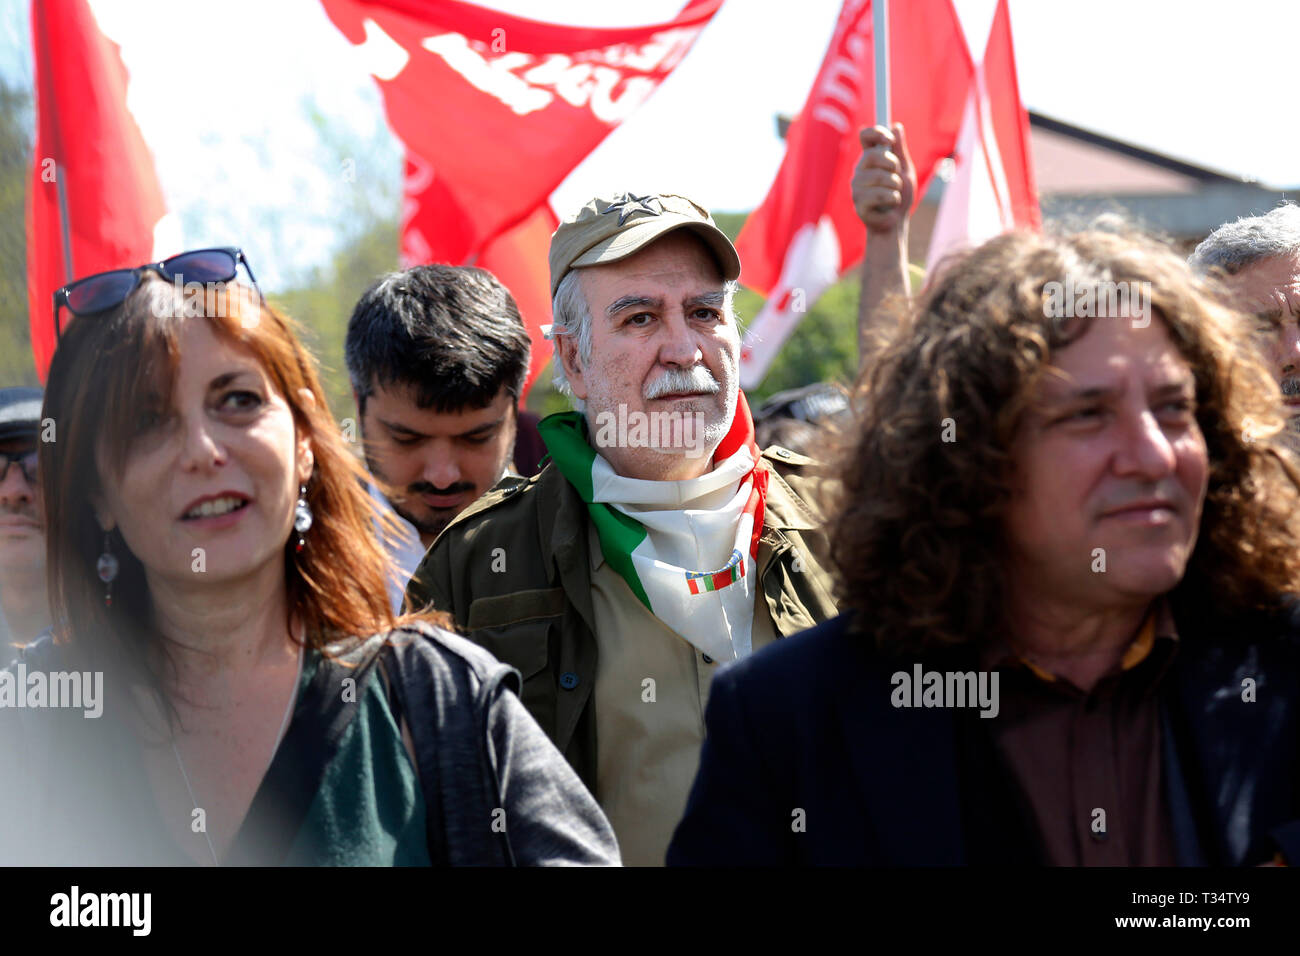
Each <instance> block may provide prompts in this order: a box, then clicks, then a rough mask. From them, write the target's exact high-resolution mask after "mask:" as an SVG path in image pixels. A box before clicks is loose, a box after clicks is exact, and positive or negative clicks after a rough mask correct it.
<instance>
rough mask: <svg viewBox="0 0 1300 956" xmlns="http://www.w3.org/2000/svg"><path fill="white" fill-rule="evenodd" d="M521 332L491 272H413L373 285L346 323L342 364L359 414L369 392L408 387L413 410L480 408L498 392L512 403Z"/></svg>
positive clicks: (511, 303) (523, 360) (521, 367)
mask: <svg viewBox="0 0 1300 956" xmlns="http://www.w3.org/2000/svg"><path fill="white" fill-rule="evenodd" d="M528 355H529V343H528V332H527V331H526V330H525V329H524V323H523V320H522V319H521V318H520V317H519V307H518V306H517V305H515V300H514V298H513V297H512V296H511V295H510V292H509V290H507V289H506V287H505V286H503V285H502V284H501V283H500V282H498V281H497V279H496V277H495V276H493V275H492V273H490V272H487V271H485V270H483V269H475V268H472V267H469V266H443V265H432V266H416V267H415V268H413V269H407V270H406V271H404V272H391V273H389V274H388V275H386V276H384V277H383V278H381V279H379V280H378V281H377V282H375V283H374V285H372V286H371V287H370V288H369V289H367V290H366V291H365V293H364V294H363V295H362V296H361V299H360V300H359V301H358V302H357V305H356V308H355V309H353V310H352V318H351V319H349V320H348V335H347V342H346V344H345V347H344V359H345V361H346V362H347V366H348V374H349V376H351V378H352V388H353V389H354V390H355V391H356V393H357V402H358V404H359V405H360V407H361V410H362V412H364V410H365V402H366V398H367V397H369V395H370V393H371V392H372V391H373V390H374V388H375V387H376V386H383V387H388V386H390V385H400V386H408V387H410V388H412V389H414V392H415V401H416V404H417V405H419V407H420V408H432V409H433V410H435V411H437V412H454V411H459V410H461V409H464V408H485V407H487V406H488V405H489V404H491V403H492V400H493V399H494V398H496V397H497V393H499V392H500V391H501V388H502V386H505V388H506V391H507V392H508V393H509V394H510V396H511V397H512V398H513V399H515V401H516V402H517V401H518V400H519V395H520V392H522V391H523V387H524V379H525V378H526V377H527V375H528Z"/></svg>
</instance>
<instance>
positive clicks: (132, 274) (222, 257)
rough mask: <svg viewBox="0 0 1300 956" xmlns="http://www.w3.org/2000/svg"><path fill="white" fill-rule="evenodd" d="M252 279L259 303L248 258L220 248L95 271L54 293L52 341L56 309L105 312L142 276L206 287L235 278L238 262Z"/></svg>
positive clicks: (56, 333) (59, 331)
mask: <svg viewBox="0 0 1300 956" xmlns="http://www.w3.org/2000/svg"><path fill="white" fill-rule="evenodd" d="M241 262H242V263H243V264H244V269H245V271H246V272H247V273H248V278H249V279H251V280H252V283H253V288H254V289H256V290H257V294H258V297H259V298H261V299H262V301H263V302H265V301H266V297H265V296H263V295H262V290H261V289H260V288H258V285H257V278H256V277H255V276H254V275H253V270H252V267H250V266H249V264H248V257H247V256H245V255H244V251H243V250H242V249H237V248H235V247H233V246H224V247H221V248H216V249H195V250H193V251H191V252H182V253H181V254H180V255H176V256H172V257H171V258H170V259H164V260H163V261H162V262H150V263H146V264H145V265H142V266H137V267H136V268H134V269H113V270H110V271H109V272H98V273H96V274H95V275H93V276H86V277H85V278H84V279H78V280H77V281H76V282H70V283H68V284H67V285H65V286H64V287H63V288H62V289H59V291H57V292H55V293H54V338H55V340H56V341H57V340H58V338H59V336H60V335H61V334H62V332H63V329H62V327H61V325H60V322H59V310H60V309H61V308H62V307H64V306H67V309H68V311H69V312H71V313H72V314H73V315H77V316H84V315H96V314H98V313H100V312H104V311H106V310H108V309H114V308H116V307H117V306H119V305H121V304H122V303H123V302H125V301H126V300H127V297H128V296H129V295H130V294H131V293H132V292H134V291H135V290H136V287H137V286H139V285H140V283H141V282H142V281H143V280H144V276H145V273H147V272H156V273H158V274H159V275H160V276H162V277H163V278H164V279H166V280H167V281H168V282H175V283H178V284H181V285H184V284H185V283H189V282H197V283H199V284H200V285H206V284H207V283H209V282H229V281H230V280H231V279H233V278H235V275H236V273H237V272H238V269H239V264H240V263H241Z"/></svg>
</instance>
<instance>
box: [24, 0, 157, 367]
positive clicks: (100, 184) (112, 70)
mask: <svg viewBox="0 0 1300 956" xmlns="http://www.w3.org/2000/svg"><path fill="white" fill-rule="evenodd" d="M31 18H32V48H33V50H34V51H35V57H34V60H35V70H36V76H35V89H36V147H35V156H34V161H33V164H32V177H31V183H30V188H29V190H28V194H27V241H28V248H27V303H28V310H29V321H30V324H31V331H32V353H33V356H34V358H35V360H36V371H37V374H39V375H40V377H41V380H42V381H44V379H45V374H46V372H47V371H48V370H49V365H50V357H51V356H52V355H53V354H54V316H53V298H54V291H55V290H56V289H58V288H59V287H60V286H62V285H65V284H66V283H67V282H68V281H70V280H71V279H73V278H80V277H81V276H85V275H90V274H92V273H95V272H103V271H106V270H108V269H118V268H122V267H125V266H135V265H139V264H140V263H142V262H147V261H149V260H150V259H152V258H153V251H154V231H155V229H156V228H157V225H158V222H159V220H160V219H162V218H163V216H164V215H165V214H166V206H165V204H164V203H163V197H162V190H161V189H160V188H159V186H158V178H157V176H155V175H154V169H153V157H152V156H151V155H150V153H149V149H148V147H146V146H145V142H144V138H143V137H142V136H141V135H140V129H139V127H137V126H136V123H135V119H134V117H133V116H132V115H131V113H130V111H129V110H128V109H127V106H126V85H127V73H126V67H125V66H123V65H122V58H121V55H120V53H119V51H118V47H117V44H115V43H113V42H112V41H110V40H109V39H108V38H107V37H105V36H104V35H103V34H102V33H101V32H100V30H99V26H98V24H97V23H96V22H95V18H94V16H93V14H92V13H91V12H90V9H89V8H88V7H87V5H86V0H32V4H31ZM69 259H70V260H71V261H69Z"/></svg>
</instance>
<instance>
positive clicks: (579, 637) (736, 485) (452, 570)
mask: <svg viewBox="0 0 1300 956" xmlns="http://www.w3.org/2000/svg"><path fill="white" fill-rule="evenodd" d="M550 268H551V292H552V295H553V296H554V316H555V323H556V324H555V327H554V336H555V339H554V347H555V362H554V367H555V375H556V379H557V383H559V384H560V385H561V387H562V388H563V389H565V390H566V391H568V393H569V394H570V395H571V396H572V397H573V399H574V404H575V406H576V407H577V408H578V411H575V412H568V413H564V414H560V415H553V416H551V417H550V418H548V419H545V420H543V422H542V423H541V426H540V430H541V433H542V437H543V439H544V440H545V442H546V446H547V449H548V450H549V452H550V464H549V465H548V467H546V468H545V469H543V471H542V472H541V474H539V475H537V476H536V477H534V478H532V479H529V480H527V481H518V482H515V483H512V484H510V485H508V486H506V487H498V489H497V490H495V491H494V492H492V493H490V494H488V495H486V496H485V497H484V498H483V499H481V500H480V501H479V502H477V503H476V504H475V505H473V506H471V507H470V508H469V509H467V510H466V511H465V512H464V513H463V514H461V515H460V516H459V517H458V518H457V519H456V521H455V522H454V523H453V524H451V525H450V526H448V528H447V530H446V531H445V532H444V533H443V534H442V536H441V537H440V538H439V539H438V541H437V542H436V543H435V544H434V546H433V548H432V550H431V551H430V552H429V554H428V556H427V557H426V558H425V560H424V563H423V564H422V565H421V566H420V568H419V569H418V570H417V572H416V578H415V581H413V583H412V585H411V586H410V588H409V589H408V591H407V599H408V601H409V602H410V603H411V604H412V605H414V606H416V607H422V606H425V605H429V604H432V605H433V606H434V607H436V608H438V609H440V610H445V611H448V612H450V613H451V614H453V615H454V616H455V618H456V622H457V623H458V624H459V625H460V626H461V627H462V628H464V629H465V631H466V633H467V634H468V636H469V637H470V638H471V639H472V640H474V641H476V642H478V643H480V644H482V645H483V646H484V647H486V648H487V649H488V650H490V651H492V652H493V653H494V654H495V655H496V656H497V657H498V658H500V659H501V660H503V661H506V662H508V663H511V664H513V665H514V666H515V667H517V668H519V670H520V672H521V673H522V675H523V678H524V686H523V701H524V704H525V706H527V707H528V709H529V711H530V712H531V713H532V715H533V716H534V717H535V718H536V719H537V720H538V722H539V723H540V724H541V725H542V727H543V728H544V729H545V730H546V731H547V732H548V733H549V734H550V735H551V737H552V739H553V740H554V741H555V742H556V744H557V745H558V746H559V747H560V749H561V750H562V751H563V752H564V754H565V756H566V757H568V759H569V761H570V762H571V763H572V764H573V765H574V767H575V768H576V769H577V770H578V772H579V774H580V775H581V776H582V778H583V780H584V782H586V784H587V785H588V786H589V787H590V788H591V789H592V791H593V792H594V794H595V796H596V798H597V800H598V801H599V802H600V804H601V806H602V808H603V809H604V811H605V813H606V815H607V816H608V817H609V819H610V822H611V823H612V824H613V826H614V831H615V833H616V835H617V836H618V841H619V845H620V847H621V848H622V852H623V859H624V862H625V863H629V864H650V865H658V864H661V863H662V862H663V859H664V853H665V851H666V849H667V846H668V841H669V838H670V837H671V835H672V829H673V827H674V825H675V824H676V822H677V820H678V818H679V817H680V816H681V813H682V810H683V808H684V807H685V805H686V796H687V791H688V790H689V788H690V783H691V779H692V777H693V775H694V772H695V767H696V764H697V762H698V759H699V751H700V745H701V743H702V741H703V738H704V708H705V706H706V704H707V702H708V694H709V685H710V682H711V680H712V678H713V674H714V672H715V671H716V670H717V668H718V667H719V666H720V665H721V664H723V663H726V662H727V661H731V660H736V659H739V658H743V657H746V656H748V655H749V654H750V653H751V652H752V651H753V650H756V649H757V648H760V647H762V646H764V645H766V644H769V643H771V642H773V641H774V640H776V639H777V638H780V637H785V636H787V635H790V634H793V633H795V632H796V631H798V630H800V629H801V628H803V627H807V626H811V625H812V624H814V623H817V622H819V621H823V620H826V619H827V618H829V617H831V616H833V615H834V614H835V613H836V606H835V603H834V599H833V597H832V582H831V577H830V575H829V574H828V573H827V571H826V570H825V567H826V558H825V555H826V547H827V542H826V538H825V533H824V530H823V529H824V522H823V515H822V511H821V505H820V501H821V497H822V493H823V490H824V489H823V487H822V483H821V481H820V479H818V478H817V477H815V476H813V475H811V474H810V473H809V472H810V468H809V466H810V465H811V464H813V463H812V462H811V460H810V459H807V458H804V457H802V456H800V455H796V454H794V453H793V452H790V451H788V450H787V449H783V448H770V449H768V450H767V451H766V452H760V450H759V448H758V447H757V445H756V444H755V442H754V425H753V420H752V418H751V417H750V413H749V407H748V405H747V404H746V401H745V397H744V395H743V394H742V393H741V392H740V390H739V385H738V376H737V368H738V364H739V355H740V336H739V331H738V328H737V323H736V316H735V313H734V311H733V309H732V297H733V295H734V292H735V280H736V278H737V276H739V274H740V261H739V258H738V257H737V255H736V251H735V248H734V247H733V246H732V245H731V242H730V241H729V240H728V239H727V237H726V236H725V235H724V234H723V233H722V232H721V230H719V229H718V228H717V226H716V225H715V224H714V222H713V220H712V218H711V217H710V216H709V214H708V212H706V211H705V210H704V209H703V208H701V207H700V206H698V205H696V204H695V203H693V202H691V201H690V200H689V199H686V198H684V197H681V196H673V195H647V196H636V195H630V194H623V195H620V196H614V197H598V198H596V199H593V200H591V201H590V202H588V203H587V204H586V205H585V206H583V207H582V209H581V210H579V212H578V213H577V214H576V215H574V216H572V217H570V218H568V219H566V220H565V221H564V222H563V223H561V225H560V227H559V228H558V229H557V230H556V232H555V235H554V236H553V237H552V239H551V251H550ZM598 728H599V729H598Z"/></svg>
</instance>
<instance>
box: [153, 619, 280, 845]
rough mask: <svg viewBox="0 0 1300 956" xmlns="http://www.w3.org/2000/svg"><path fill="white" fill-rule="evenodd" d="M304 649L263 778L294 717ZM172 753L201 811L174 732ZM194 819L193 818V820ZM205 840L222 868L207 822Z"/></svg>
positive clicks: (205, 823) (192, 798)
mask: <svg viewBox="0 0 1300 956" xmlns="http://www.w3.org/2000/svg"><path fill="white" fill-rule="evenodd" d="M302 648H303V646H302V645H301V644H299V645H298V669H297V673H296V674H295V676H294V679H293V689H292V690H291V691H290V692H289V702H288V703H287V704H285V707H284V718H283V719H282V720H281V721H280V732H279V733H278V734H276V735H275V746H274V747H272V748H271V756H270V757H269V758H268V759H267V761H266V770H263V771H262V777H263V778H265V777H266V772H267V770H270V769H271V763H272V762H273V761H274V760H275V755H276V752H277V751H278V750H279V749H280V743H281V741H283V740H284V734H285V731H286V730H288V729H289V718H290V717H292V716H293V705H294V703H296V702H297V700H298V684H299V683H300V682H301V681H302V657H303V653H302ZM172 753H173V754H175V755H176V766H178V767H180V769H181V779H182V780H184V781H185V791H186V792H187V793H188V794H189V795H190V805H191V806H193V808H194V809H195V810H197V809H199V801H198V800H197V799H196V798H195V796H194V788H193V787H192V786H190V775H189V774H188V773H186V772H185V761H184V760H182V759H181V752H180V749H179V748H178V747H177V746H176V732H175V731H174V730H173V731H172ZM192 819H193V817H191V820H192ZM203 839H205V840H207V841H208V852H209V853H211V854H212V865H213V866H221V861H220V860H218V859H217V848H216V847H215V846H213V845H212V836H211V834H209V833H208V827H207V820H206V819H205V820H204V821H203Z"/></svg>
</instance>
